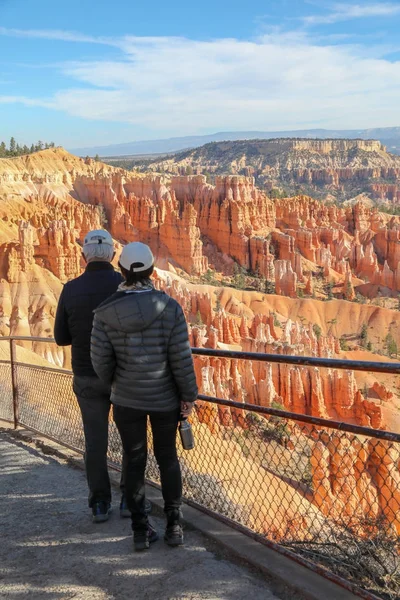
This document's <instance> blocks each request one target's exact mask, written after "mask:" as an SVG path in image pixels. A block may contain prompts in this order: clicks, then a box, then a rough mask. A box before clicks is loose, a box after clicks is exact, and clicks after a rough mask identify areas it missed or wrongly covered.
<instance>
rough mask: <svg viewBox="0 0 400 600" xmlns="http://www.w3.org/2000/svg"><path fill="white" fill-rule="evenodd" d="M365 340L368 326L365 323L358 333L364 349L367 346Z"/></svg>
mask: <svg viewBox="0 0 400 600" xmlns="http://www.w3.org/2000/svg"><path fill="white" fill-rule="evenodd" d="M367 338H368V326H367V324H366V323H364V325H363V326H362V327H361V333H360V343H361V346H362V347H363V348H365V347H366V346H367V341H368V339H367Z"/></svg>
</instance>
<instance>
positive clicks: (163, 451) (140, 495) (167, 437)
mask: <svg viewBox="0 0 400 600" xmlns="http://www.w3.org/2000/svg"><path fill="white" fill-rule="evenodd" d="M147 416H149V417H150V423H151V429H152V432H153V444H154V455H155V457H156V460H157V463H158V467H159V469H160V476H161V489H162V495H163V498H164V511H165V512H166V513H167V515H168V513H169V512H171V511H175V510H179V507H180V506H181V503H182V477H181V469H180V465H179V460H178V456H177V453H176V431H177V427H178V417H179V411H178V409H176V410H174V411H172V412H152V413H147V412H145V411H142V410H135V409H133V408H129V407H126V406H120V405H114V421H115V424H116V426H117V428H118V431H119V433H120V436H121V440H122V446H123V448H124V452H125V454H126V457H127V458H126V467H125V469H126V470H125V493H126V500H127V503H128V508H129V510H130V511H131V513H132V528H133V529H134V530H135V531H140V530H143V529H145V528H146V527H147V517H146V514H145V510H144V505H145V487H144V476H145V469H146V460H147Z"/></svg>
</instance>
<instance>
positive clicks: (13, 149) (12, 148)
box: [10, 137, 17, 156]
mask: <svg viewBox="0 0 400 600" xmlns="http://www.w3.org/2000/svg"><path fill="white" fill-rule="evenodd" d="M16 150H17V144H16V142H15V138H13V137H12V138H11V139H10V154H11V156H14V155H15V152H16Z"/></svg>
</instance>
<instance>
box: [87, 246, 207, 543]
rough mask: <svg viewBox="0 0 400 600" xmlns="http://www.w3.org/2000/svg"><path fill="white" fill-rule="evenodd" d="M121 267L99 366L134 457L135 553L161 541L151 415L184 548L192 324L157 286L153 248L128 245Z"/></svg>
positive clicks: (98, 346) (103, 316) (97, 343)
mask: <svg viewBox="0 0 400 600" xmlns="http://www.w3.org/2000/svg"><path fill="white" fill-rule="evenodd" d="M119 267H120V269H121V272H122V275H123V277H124V278H125V282H123V283H121V285H120V286H119V288H118V291H117V292H116V293H115V294H114V295H113V296H111V297H110V298H108V300H106V301H105V302H103V304H101V305H100V306H99V307H98V308H97V309H96V310H95V311H94V312H95V316H94V322H93V330H92V338H91V359H92V364H93V368H94V370H95V371H96V373H97V375H98V376H99V377H100V379H102V380H103V381H104V382H105V383H107V384H111V389H112V392H111V402H112V403H113V408H114V420H115V423H116V425H117V428H118V431H119V433H120V436H121V440H122V445H123V448H124V452H125V453H126V455H127V465H126V472H125V477H126V479H125V482H126V483H125V486H126V496H127V503H128V507H129V510H130V511H131V514H132V529H133V540H134V547H135V550H144V549H146V548H149V545H150V543H151V542H153V541H156V540H157V539H158V534H157V532H156V531H155V529H154V528H153V527H152V525H151V524H150V523H149V521H148V518H147V516H146V512H145V483H144V475H145V468H146V459H147V417H149V418H150V423H151V428H152V432H153V440H154V454H155V457H156V460H157V463H158V466H159V469H160V475H161V486H162V494H163V498H164V511H165V514H166V517H167V527H166V530H165V535H164V539H165V541H166V543H167V544H169V545H170V546H179V545H181V544H183V532H182V526H181V517H180V515H181V513H180V506H181V496H182V479H181V470H180V465H179V461H178V457H177V452H176V432H177V427H178V422H179V419H180V416H181V415H183V416H184V417H186V416H188V415H189V414H190V413H191V411H192V408H193V403H194V401H195V400H196V398H197V393H198V389H197V385H196V377H195V373H194V367H193V359H192V354H191V350H190V344H189V337H188V330H187V324H186V320H185V316H184V314H183V310H182V307H181V306H180V305H179V304H178V302H176V301H175V300H174V299H173V298H171V297H170V296H168V295H167V294H165V293H164V292H160V291H157V290H156V289H155V288H154V286H153V284H152V282H151V279H150V277H151V274H152V273H153V268H154V258H153V254H152V252H151V250H150V248H149V247H148V246H146V245H145V244H142V243H140V242H133V243H131V244H127V245H126V246H125V247H124V249H123V251H122V254H121V257H120V260H119Z"/></svg>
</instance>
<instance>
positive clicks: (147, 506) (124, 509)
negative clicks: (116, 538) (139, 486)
mask: <svg viewBox="0 0 400 600" xmlns="http://www.w3.org/2000/svg"><path fill="white" fill-rule="evenodd" d="M151 509H152V505H151V502H150V500H147V498H146V500H145V501H144V511H145V513H146V515H148V514H150V513H151ZM119 516H120V517H121V519H126V518H128V517H130V516H131V511H130V510H129V508H128V503H127V501H126V497H125V496H124V495H122V496H121V502H120V504H119Z"/></svg>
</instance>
